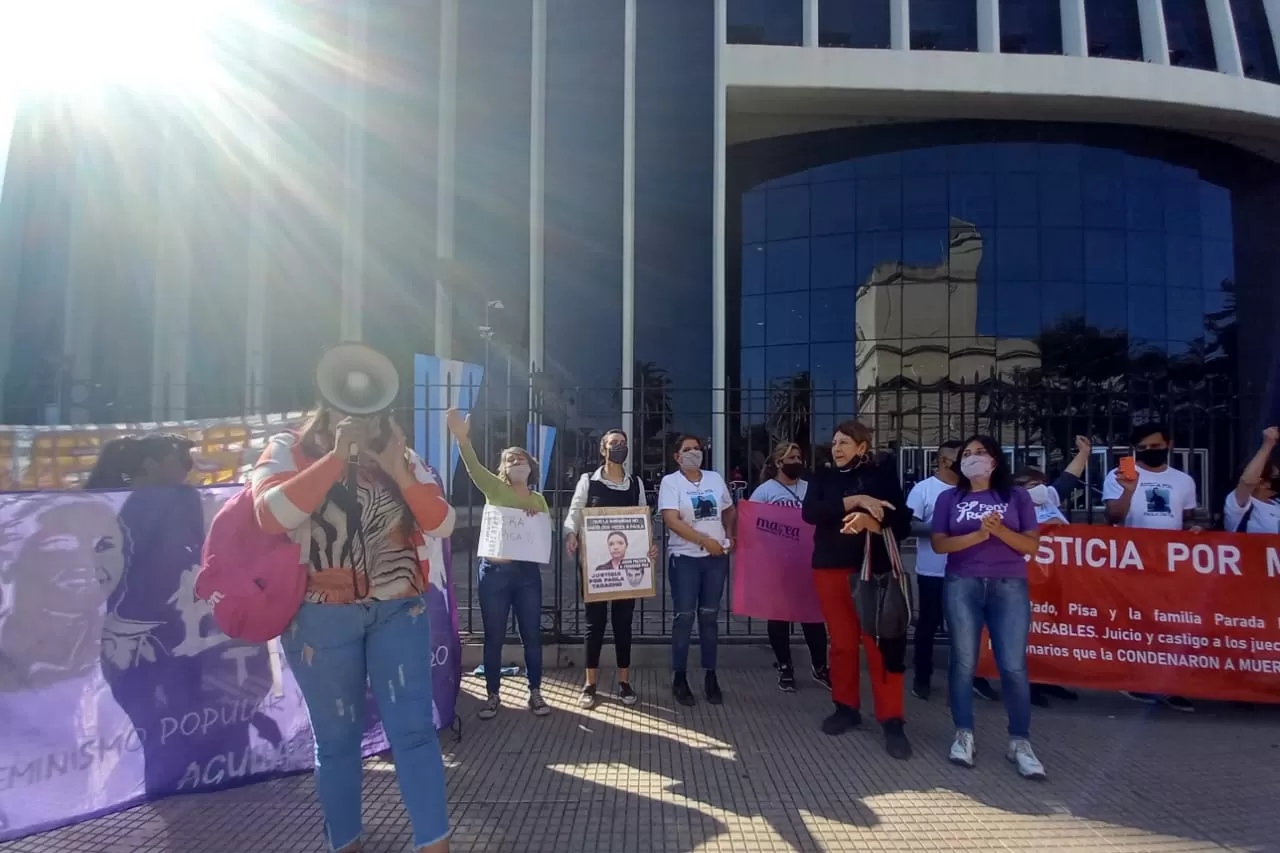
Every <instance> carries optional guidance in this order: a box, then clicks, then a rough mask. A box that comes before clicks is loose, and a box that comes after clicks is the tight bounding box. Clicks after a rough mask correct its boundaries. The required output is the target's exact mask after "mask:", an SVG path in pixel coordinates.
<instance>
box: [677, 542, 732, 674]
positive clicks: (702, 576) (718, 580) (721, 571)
mask: <svg viewBox="0 0 1280 853" xmlns="http://www.w3.org/2000/svg"><path fill="white" fill-rule="evenodd" d="M728 576H729V558H728V557H711V556H707V557H687V556H684V555H681V554H672V555H671V558H670V562H669V563H668V565H667V579H668V581H669V583H670V585H671V605H672V608H673V609H674V610H675V616H674V618H673V619H672V621H671V669H672V670H673V671H675V672H685V671H687V670H688V668H689V643H690V640H691V638H692V636H693V622H694V617H695V616H696V617H697V620H698V647H699V650H700V651H701V653H702V668H703V669H706V670H712V669H715V668H716V640H717V639H718V636H719V632H720V627H719V622H718V620H719V617H720V598H721V597H722V596H723V595H724V584H725V580H726V578H728Z"/></svg>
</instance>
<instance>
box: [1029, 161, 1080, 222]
mask: <svg viewBox="0 0 1280 853" xmlns="http://www.w3.org/2000/svg"><path fill="white" fill-rule="evenodd" d="M1083 217H1084V214H1083V213H1082V210H1081V206H1080V173H1079V172H1042V173H1041V174H1040V225H1041V226H1044V227H1048V228H1079V227H1080V225H1081V224H1082V223H1083Z"/></svg>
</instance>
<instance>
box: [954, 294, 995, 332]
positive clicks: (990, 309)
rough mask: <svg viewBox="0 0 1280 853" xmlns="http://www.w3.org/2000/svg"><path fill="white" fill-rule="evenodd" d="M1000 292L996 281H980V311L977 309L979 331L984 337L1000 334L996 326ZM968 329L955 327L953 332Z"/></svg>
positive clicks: (978, 296) (978, 298)
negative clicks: (997, 289)
mask: <svg viewBox="0 0 1280 853" xmlns="http://www.w3.org/2000/svg"><path fill="white" fill-rule="evenodd" d="M999 297H1000V294H999V293H998V292H997V291H996V284H995V282H993V281H991V280H990V279H988V280H986V281H979V282H978V294H977V302H978V311H977V321H978V322H977V333H978V334H979V335H982V336H984V337H993V338H994V337H996V336H998V335H999V334H1000V330H999V329H998V328H996V314H997V312H998V310H999V301H1000V299H999ZM967 331H968V329H961V328H955V329H952V333H953V334H954V335H956V336H959V335H961V334H963V333H964V332H967Z"/></svg>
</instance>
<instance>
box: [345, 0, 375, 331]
mask: <svg viewBox="0 0 1280 853" xmlns="http://www.w3.org/2000/svg"><path fill="white" fill-rule="evenodd" d="M368 2H369V0H352V2H350V3H349V4H348V6H347V54H348V56H349V58H350V61H351V62H352V63H353V64H354V66H355V67H356V68H357V69H358V68H363V67H365V66H366V64H367V63H366V62H365V58H366V55H367V53H368V41H369V7H368ZM366 97H367V93H366V91H365V81H364V80H363V79H362V77H361V76H360V75H359V74H358V73H350V74H348V75H347V81H346V98H345V101H346V116H345V120H344V123H343V145H342V185H343V192H342V312H341V317H340V323H339V328H340V330H341V334H340V337H341V339H342V340H343V341H359V340H361V339H362V338H363V337H364V253H365V235H364V219H365V217H364V202H365V168H364V161H365V134H366V133H367V132H368V127H367V122H366V120H365V100H366Z"/></svg>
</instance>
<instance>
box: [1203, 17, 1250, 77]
mask: <svg viewBox="0 0 1280 853" xmlns="http://www.w3.org/2000/svg"><path fill="white" fill-rule="evenodd" d="M1205 8H1206V9H1207V10H1208V12H1209V29H1210V30H1212V31H1213V53H1214V56H1216V57H1217V59H1218V70H1219V71H1221V72H1222V73H1223V74H1230V75H1231V76H1233V77H1243V76H1244V63H1243V62H1242V61H1241V60H1240V42H1239V41H1238V40H1237V39H1236V20H1235V16H1234V15H1233V14H1232V13H1231V3H1230V2H1229V0H1205Z"/></svg>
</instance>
